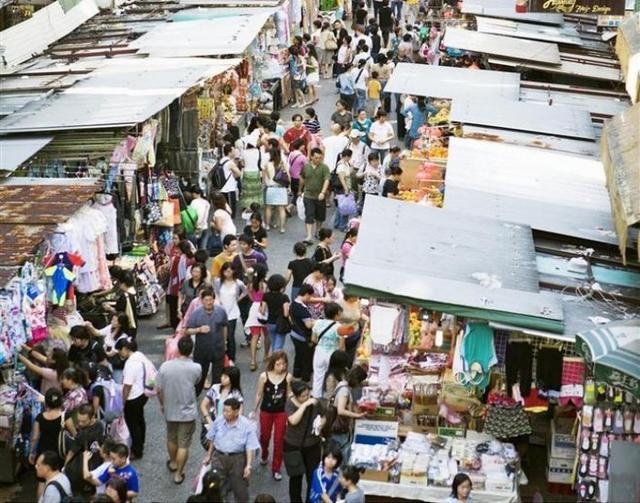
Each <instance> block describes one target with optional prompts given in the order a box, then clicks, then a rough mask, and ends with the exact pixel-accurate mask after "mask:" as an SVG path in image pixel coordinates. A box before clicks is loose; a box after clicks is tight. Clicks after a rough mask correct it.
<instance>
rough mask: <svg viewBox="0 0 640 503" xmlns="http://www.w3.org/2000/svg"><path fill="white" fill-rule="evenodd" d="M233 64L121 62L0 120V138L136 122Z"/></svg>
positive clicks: (151, 60)
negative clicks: (11, 135)
mask: <svg viewBox="0 0 640 503" xmlns="http://www.w3.org/2000/svg"><path fill="white" fill-rule="evenodd" d="M239 62H240V61H239V60H237V59H224V60H211V59H199V58H167V59H164V58H144V59H143V58H121V59H115V60H113V61H110V62H109V63H107V64H105V66H103V67H101V68H99V69H97V70H95V71H94V72H92V73H91V74H90V76H89V77H87V78H86V79H85V80H83V81H82V82H78V83H77V84H76V85H74V86H73V87H72V88H70V89H67V90H65V91H63V92H61V93H57V94H54V95H52V96H51V97H49V98H47V99H45V100H42V101H39V102H37V103H30V104H28V105H26V106H25V107H24V108H23V109H22V110H20V111H19V112H16V113H14V114H13V115H10V116H8V117H5V118H4V119H2V120H0V133H2V134H8V133H18V132H32V131H59V130H65V129H100V128H114V127H120V126H131V125H135V124H138V123H141V122H143V121H145V120H146V119H148V118H149V117H151V116H152V115H153V114H155V113H156V112H158V111H159V110H162V109H163V108H164V107H166V106H167V105H169V104H170V103H171V102H172V101H173V100H174V99H175V98H177V97H179V96H181V95H182V94H183V93H184V92H185V91H186V90H187V89H189V88H190V87H192V86H194V85H195V84H197V83H198V82H200V81H201V80H203V79H206V78H210V77H213V76H215V75H218V74H220V73H222V72H224V71H226V70H227V69H229V68H231V67H233V66H235V65H237V64H239Z"/></svg>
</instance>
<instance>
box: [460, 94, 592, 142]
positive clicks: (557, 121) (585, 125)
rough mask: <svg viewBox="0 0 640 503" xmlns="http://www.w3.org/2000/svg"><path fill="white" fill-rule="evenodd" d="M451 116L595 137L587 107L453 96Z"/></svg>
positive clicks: (472, 121) (463, 120) (483, 123)
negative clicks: (463, 98)
mask: <svg viewBox="0 0 640 503" xmlns="http://www.w3.org/2000/svg"><path fill="white" fill-rule="evenodd" d="M450 119H451V120H452V121H454V122H461V123H463V124H474V125H477V126H492V127H497V128H502V129H513V130H516V131H530V132H534V133H546V134H552V135H558V136H564V137H568V138H581V139H587V140H594V139H595V137H596V136H595V131H594V129H593V124H592V123H591V115H590V114H589V111H588V110H586V109H584V108H578V107H567V106H562V105H553V106H548V105H540V104H537V103H525V102H522V101H519V102H511V101H507V100H504V99H500V98H487V99H483V100H454V102H453V104H452V105H451V114H450Z"/></svg>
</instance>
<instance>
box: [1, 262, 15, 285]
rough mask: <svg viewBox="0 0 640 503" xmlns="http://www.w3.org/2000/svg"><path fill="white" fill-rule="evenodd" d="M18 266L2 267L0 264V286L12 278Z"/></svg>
mask: <svg viewBox="0 0 640 503" xmlns="http://www.w3.org/2000/svg"><path fill="white" fill-rule="evenodd" d="M19 270H20V268H19V267H2V266H0V288H2V287H4V286H5V285H6V284H7V283H9V280H10V279H11V278H13V277H14V276H15V275H16V274H17V273H18V271H19Z"/></svg>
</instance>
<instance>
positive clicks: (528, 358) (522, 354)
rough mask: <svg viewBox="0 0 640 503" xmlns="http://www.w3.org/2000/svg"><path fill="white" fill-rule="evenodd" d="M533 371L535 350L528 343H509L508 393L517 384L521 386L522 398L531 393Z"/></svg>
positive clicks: (507, 353)
mask: <svg viewBox="0 0 640 503" xmlns="http://www.w3.org/2000/svg"><path fill="white" fill-rule="evenodd" d="M532 369H533V350H532V348H531V344H529V343H528V342H515V341H514V342H509V343H508V344H507V350H506V352H505V371H506V374H507V391H508V392H509V394H510V395H511V389H512V387H513V385H514V384H515V383H519V384H520V393H521V395H522V396H529V393H530V392H531V371H532Z"/></svg>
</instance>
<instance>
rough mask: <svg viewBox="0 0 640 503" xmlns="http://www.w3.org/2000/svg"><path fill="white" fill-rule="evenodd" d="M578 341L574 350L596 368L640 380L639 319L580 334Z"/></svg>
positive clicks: (617, 322) (613, 323) (611, 324)
mask: <svg viewBox="0 0 640 503" xmlns="http://www.w3.org/2000/svg"><path fill="white" fill-rule="evenodd" d="M578 338H579V339H580V340H579V341H577V343H578V345H582V347H578V350H579V351H580V352H581V353H582V354H583V355H584V356H585V357H586V358H587V359H589V360H590V361H591V362H592V363H593V364H595V365H596V367H598V366H603V367H608V368H609V369H611V370H613V371H618V372H621V373H623V374H625V375H627V376H630V377H633V378H634V379H636V380H640V319H633V320H627V321H616V322H612V323H608V324H606V325H603V326H602V327H599V328H595V329H593V330H588V331H586V332H580V333H578ZM585 346H586V348H585ZM587 349H588V350H587ZM596 372H597V369H596ZM636 393H638V390H637V388H636Z"/></svg>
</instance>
